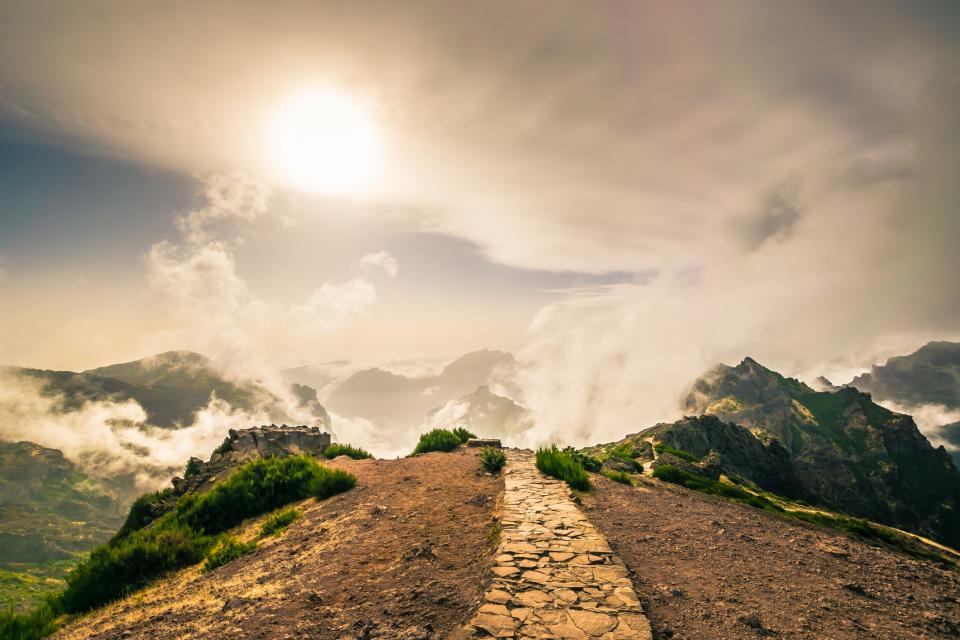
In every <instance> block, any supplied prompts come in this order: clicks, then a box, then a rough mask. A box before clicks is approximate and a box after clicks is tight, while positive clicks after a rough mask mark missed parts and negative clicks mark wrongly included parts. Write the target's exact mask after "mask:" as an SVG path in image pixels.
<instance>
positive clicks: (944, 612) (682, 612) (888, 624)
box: [583, 477, 960, 640]
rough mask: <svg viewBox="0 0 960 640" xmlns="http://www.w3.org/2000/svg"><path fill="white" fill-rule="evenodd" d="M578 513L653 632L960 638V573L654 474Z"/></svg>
mask: <svg viewBox="0 0 960 640" xmlns="http://www.w3.org/2000/svg"><path fill="white" fill-rule="evenodd" d="M596 485H597V486H596V490H595V492H594V493H593V494H591V495H589V496H585V497H584V498H583V506H584V509H585V513H586V514H587V516H588V517H589V518H590V520H591V521H592V522H593V523H594V525H595V526H596V527H597V528H599V529H600V531H602V532H603V534H604V535H605V536H606V537H607V539H608V540H609V542H610V544H611V546H612V547H613V549H614V550H615V551H617V552H619V553H620V555H621V558H622V559H623V560H624V562H625V563H626V564H627V566H628V567H629V568H630V569H631V570H632V571H633V572H634V573H635V576H634V583H635V585H636V586H637V590H638V592H639V594H640V597H641V599H645V600H646V602H647V604H648V605H649V610H648V613H649V615H650V621H651V623H652V624H653V628H654V637H655V638H673V639H674V640H679V639H681V638H684V639H687V640H710V639H714V638H715V639H718V640H720V639H722V640H733V639H740V638H744V639H751V640H752V639H755V638H758V637H779V638H811V639H813V638H816V639H818V640H822V639H825V638H844V639H850V638H863V639H865V640H866V639H871V640H874V639H891V640H892V639H898V640H906V639H914V638H945V639H946V638H951V639H955V638H958V637H960V573H958V572H957V571H954V570H948V569H943V568H941V567H940V566H938V565H935V564H933V563H931V562H927V561H918V560H913V559H911V558H908V557H906V556H904V555H902V554H899V553H896V552H894V551H888V550H885V549H879V548H876V547H873V546H869V545H867V544H864V543H861V542H858V541H855V540H852V539H850V538H847V537H845V536H843V535H840V534H835V533H832V532H829V531H827V530H824V529H820V528H816V527H813V526H807V525H804V524H801V523H797V522H794V521H789V520H785V519H784V518H781V517H779V516H776V515H774V514H770V513H766V512H763V511H760V510H758V509H754V508H751V507H746V506H742V505H738V504H731V503H729V502H725V501H722V500H720V499H717V498H714V497H712V496H705V495H703V494H699V493H696V492H693V491H689V490H687V489H684V488H682V487H677V486H675V485H666V484H663V483H660V482H659V481H657V480H653V479H647V478H643V479H642V484H641V485H640V486H638V487H628V486H625V485H621V484H617V483H614V482H610V481H609V480H607V479H606V478H602V477H598V478H597V482H596Z"/></svg>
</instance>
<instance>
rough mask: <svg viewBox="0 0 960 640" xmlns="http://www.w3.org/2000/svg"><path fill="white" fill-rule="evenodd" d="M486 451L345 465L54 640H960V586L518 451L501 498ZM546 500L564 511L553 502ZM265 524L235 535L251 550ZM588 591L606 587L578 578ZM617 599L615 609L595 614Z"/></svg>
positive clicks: (823, 534) (758, 515)
mask: <svg viewBox="0 0 960 640" xmlns="http://www.w3.org/2000/svg"><path fill="white" fill-rule="evenodd" d="M475 451H476V450H471V449H464V448H460V449H458V450H456V451H454V452H452V453H429V454H425V455H421V456H417V457H413V458H403V459H399V460H392V461H383V460H350V459H347V458H338V459H337V460H334V461H332V462H331V463H329V464H330V465H331V466H334V467H337V468H341V469H344V470H348V471H350V472H351V473H353V474H355V475H356V477H357V479H358V482H357V486H356V487H355V488H354V489H351V490H350V491H347V492H346V493H343V494H341V495H338V496H334V497H332V498H329V499H327V500H325V501H322V502H313V501H307V502H304V503H301V504H299V505H298V506H299V508H300V509H301V510H302V511H303V515H302V516H301V517H300V518H299V519H297V520H295V521H294V522H293V523H292V524H291V525H290V526H289V529H287V530H286V532H284V533H282V534H280V535H279V536H275V537H269V538H264V539H261V540H260V542H259V543H258V544H259V546H258V548H257V549H256V550H255V551H253V552H252V553H249V554H247V555H245V556H242V557H239V558H237V559H234V560H232V561H231V562H229V563H228V564H226V565H225V566H223V567H220V568H217V569H215V570H213V571H210V572H208V573H200V572H199V571H198V569H197V568H196V567H194V568H187V569H183V570H181V571H178V572H176V573H174V574H172V575H170V576H168V577H166V578H164V579H162V580H160V581H158V582H156V583H154V584H153V585H151V586H148V587H147V588H146V589H145V590H143V591H141V592H139V593H137V594H135V595H133V596H131V597H128V598H125V599H122V600H120V601H118V602H116V603H113V604H110V605H107V606H106V607H104V608H102V609H98V610H95V611H93V612H91V613H89V614H87V615H85V616H82V617H80V618H78V619H76V620H75V621H73V622H71V623H70V624H68V625H67V626H66V627H65V628H63V629H62V630H61V631H60V632H59V633H57V634H56V635H55V636H54V637H55V638H58V639H62V640H81V639H98V640H107V639H112V638H127V637H145V638H146V637H149V638H157V639H159V640H165V639H172V638H178V639H185V640H186V639H193V638H196V639H199V638H211V637H213V638H219V637H229V636H232V637H258V638H276V639H280V638H293V637H306V636H308V637H311V638H330V639H334V638H340V639H346V638H353V639H361V638H387V637H389V638H400V639H406V640H432V639H440V638H448V637H449V638H457V639H459V638H467V637H490V634H491V633H495V634H496V635H498V636H500V637H537V638H545V637H558V638H582V639H586V638H608V637H609V638H614V637H616V638H631V639H637V640H644V639H649V638H655V639H657V640H661V639H667V638H702V639H705V640H721V639H722V640H729V639H733V640H740V639H752V638H756V637H762V636H779V637H790V638H804V639H806V638H809V639H811V640H812V639H814V638H817V639H819V638H854V639H863V640H867V639H868V638H869V639H871V640H874V639H881V640H894V639H901V638H904V637H926V638H935V639H941V638H942V639H946V638H953V637H955V636H956V633H957V632H958V631H960V602H958V600H957V598H956V594H957V590H958V589H960V577H958V574H957V572H956V570H955V569H951V568H949V567H946V566H943V565H940V564H937V563H935V562H931V561H929V560H919V559H913V558H910V557H908V556H906V555H904V554H903V553H901V552H900V551H897V550H894V549H892V548H888V547H887V546H885V545H883V544H880V545H879V546H877V545H876V544H874V545H868V544H866V543H864V542H860V541H858V540H857V539H854V538H851V537H848V536H847V535H845V534H842V533H838V532H837V531H833V530H829V529H824V528H821V527H818V526H814V525H810V524H806V523H802V522H797V521H792V520H788V519H785V518H783V517H782V516H779V515H776V514H772V513H767V512H765V511H761V510H758V509H755V508H752V507H748V506H745V505H741V504H734V503H731V502H728V501H726V500H723V499H719V498H716V497H713V496H705V495H702V494H699V493H696V492H692V491H689V490H687V489H684V488H682V487H677V486H674V485H670V484H666V483H663V482H661V481H659V480H656V479H654V478H648V477H646V476H636V477H635V479H634V481H633V483H634V485H635V486H628V485H623V484H618V483H614V482H611V481H609V480H607V479H606V478H603V477H601V476H600V475H598V474H591V481H592V485H593V487H592V489H591V491H590V492H586V493H578V494H577V495H576V496H574V498H573V499H571V498H570V497H568V496H569V492H568V490H566V489H565V488H564V489H563V490H562V491H560V492H558V483H557V482H556V481H553V480H549V479H545V476H543V475H541V474H540V473H539V472H537V471H536V470H535V469H533V468H532V462H530V460H531V458H532V454H531V453H529V452H520V451H515V450H512V451H508V464H507V467H506V475H505V478H506V480H505V481H504V480H502V479H500V478H497V477H492V476H490V475H487V474H483V473H479V472H478V471H477V458H476V453H475ZM525 461H526V462H525ZM531 473H532V475H531ZM547 488H550V489H549V492H548V493H549V495H550V496H551V497H550V499H549V500H543V499H542V497H538V496H543V497H545V496H546V495H547V493H543V492H544V491H547ZM578 504H579V507H578V506H577V505H578ZM551 510H557V514H556V515H551V513H552V511H551ZM584 516H585V517H584ZM551 518H555V520H551ZM498 519H499V524H498ZM262 520H263V519H262V518H254V519H251V520H248V521H246V522H244V523H243V524H241V525H240V526H239V527H237V528H236V529H234V530H233V531H232V533H233V534H234V535H235V536H237V537H238V538H240V539H250V538H252V537H253V536H254V535H255V534H256V532H257V530H258V528H259V526H260V524H261V522H262ZM528 520H529V521H528ZM534 522H542V523H548V522H554V523H555V524H553V525H552V526H546V527H545V526H542V525H540V526H537V525H533V524H532V523H534ZM560 523H563V525H562V526H557V525H558V524H560ZM501 526H502V527H503V530H502V531H501V530H500V527H501ZM580 532H586V534H588V535H594V536H602V537H600V538H597V539H594V540H587V539H585V538H581V537H580V536H583V535H584V533H580ZM591 532H592V533H591ZM498 539H499V540H500V543H499V546H497V547H496V551H495V546H496V541H497V540H498ZM540 541H543V542H540ZM607 542H609V546H608V545H607ZM555 544H556V545H557V546H556V547H554V545H555ZM538 545H542V546H543V549H542V550H538V549H539V546H538ZM564 547H567V548H571V549H584V550H586V549H591V551H590V552H589V553H590V555H577V553H575V552H574V553H567V552H564V551H562V549H563V548H564ZM554 548H556V549H557V551H552V549H554ZM594 549H595V551H593V550H594ZM548 550H550V551H549V552H548ZM593 554H596V555H593ZM596 563H599V564H596ZM516 567H520V569H519V571H518V569H517V568H516ZM601 569H603V570H602V572H601ZM587 575H589V576H593V578H592V579H594V580H600V581H601V586H600V587H598V588H594V587H590V586H587V585H586V584H584V583H582V582H577V580H578V578H574V577H573V576H587ZM601 576H603V577H602V578H601ZM604 580H612V581H613V584H615V585H619V586H616V587H615V589H616V594H617V595H616V596H613V594H612V592H611V597H610V599H609V600H608V601H606V602H602V604H600V605H599V606H597V605H596V604H592V605H590V603H591V602H592V600H591V599H592V598H595V597H597V595H598V594H600V595H601V596H602V594H603V593H604V591H603V589H605V588H606V587H605V586H603V585H602V583H603V581H604ZM557 581H559V582H557ZM505 589H506V591H505ZM634 593H635V594H636V595H631V594H634ZM637 597H639V600H637V599H636V598H637ZM601 600H602V597H601ZM500 603H504V604H500ZM578 603H582V604H578ZM587 605H590V606H587ZM618 607H620V608H624V609H622V610H625V611H636V613H621V614H619V615H618V617H617V621H619V626H617V621H615V620H614V619H613V616H614V615H616V612H617V611H619V610H621V609H618ZM641 611H642V613H641ZM531 620H534V621H535V622H532V623H531V622H530V621H531ZM628 625H629V626H628ZM614 627H617V629H618V630H619V631H617V632H616V634H614V632H613V631H611V630H612V629H613V628H614ZM645 628H646V629H649V630H645ZM514 629H516V630H517V631H514ZM631 629H632V631H631ZM523 630H526V631H523ZM651 631H652V634H651Z"/></svg>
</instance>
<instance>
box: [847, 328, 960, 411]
mask: <svg viewBox="0 0 960 640" xmlns="http://www.w3.org/2000/svg"><path fill="white" fill-rule="evenodd" d="M849 386H851V387H856V388H857V389H859V390H860V391H866V392H868V393H870V394H872V395H873V396H874V397H875V398H877V399H878V400H881V401H883V400H892V401H894V402H896V403H898V404H902V405H908V406H916V405H922V404H939V405H943V406H945V407H947V408H949V409H960V343H956V342H929V343H927V344H925V345H924V346H923V347H921V348H920V349H918V350H917V351H915V352H914V353H911V354H910V355H907V356H897V357H895V358H890V359H888V360H887V362H886V364H883V365H875V366H873V367H872V368H871V369H870V372H869V373H864V374H863V375H859V376H857V377H856V378H854V379H853V380H851V381H850V384H849Z"/></svg>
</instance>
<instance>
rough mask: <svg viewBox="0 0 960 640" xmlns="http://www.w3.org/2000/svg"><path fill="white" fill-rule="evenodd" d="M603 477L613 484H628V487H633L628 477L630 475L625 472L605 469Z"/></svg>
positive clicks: (631, 480)
mask: <svg viewBox="0 0 960 640" xmlns="http://www.w3.org/2000/svg"><path fill="white" fill-rule="evenodd" d="M603 475H604V476H606V477H607V478H609V479H611V480H613V481H614V482H619V483H620V484H628V485H630V486H633V478H632V477H630V474H629V473H627V472H626V471H611V470H609V469H605V470H604V471H603Z"/></svg>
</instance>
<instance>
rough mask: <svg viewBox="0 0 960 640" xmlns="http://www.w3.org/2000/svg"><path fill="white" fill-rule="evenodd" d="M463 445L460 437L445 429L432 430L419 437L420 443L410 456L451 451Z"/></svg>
mask: <svg viewBox="0 0 960 640" xmlns="http://www.w3.org/2000/svg"><path fill="white" fill-rule="evenodd" d="M461 444H463V441H462V440H461V439H460V436H458V435H457V434H455V433H454V432H453V431H449V430H447V429H434V430H433V431H428V432H426V433H423V434H421V435H420V441H419V442H417V446H416V447H415V448H414V450H413V453H411V454H410V455H413V456H415V455H417V454H420V453H427V452H429V451H453V450H454V449H456V448H457V447H459V446H460V445H461Z"/></svg>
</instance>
